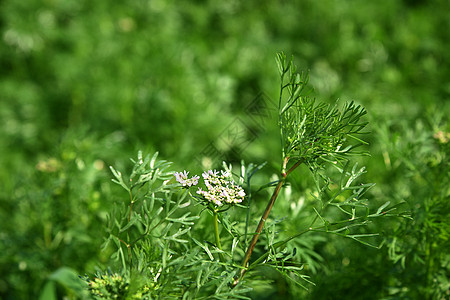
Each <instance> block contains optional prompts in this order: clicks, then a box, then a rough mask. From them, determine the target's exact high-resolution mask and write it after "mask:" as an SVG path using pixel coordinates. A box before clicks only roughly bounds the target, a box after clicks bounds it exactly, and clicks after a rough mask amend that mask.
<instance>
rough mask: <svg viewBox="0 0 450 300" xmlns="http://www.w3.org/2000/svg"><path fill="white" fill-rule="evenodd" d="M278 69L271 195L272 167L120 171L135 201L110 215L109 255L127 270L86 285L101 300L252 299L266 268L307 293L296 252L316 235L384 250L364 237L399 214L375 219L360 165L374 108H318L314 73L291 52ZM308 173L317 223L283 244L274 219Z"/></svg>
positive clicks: (142, 160)
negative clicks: (267, 176)
mask: <svg viewBox="0 0 450 300" xmlns="http://www.w3.org/2000/svg"><path fill="white" fill-rule="evenodd" d="M276 61H277V64H278V70H279V74H280V79H281V80H280V96H279V99H278V126H279V130H280V143H281V149H282V150H281V153H280V159H279V174H278V179H277V180H275V181H272V182H269V183H267V184H264V185H262V186H255V185H254V184H253V183H252V179H253V178H254V176H257V174H258V171H259V170H261V169H262V168H263V167H264V166H265V164H264V163H263V164H260V165H254V164H249V165H246V164H245V163H242V164H241V166H240V169H239V171H238V172H234V171H233V168H232V165H228V164H226V163H224V164H223V169H222V170H205V171H204V172H203V173H202V174H201V177H200V176H199V175H193V176H189V172H188V171H186V170H184V171H178V172H174V171H171V170H170V166H171V164H170V163H169V162H166V161H163V160H158V159H157V153H156V154H154V155H153V156H150V155H148V156H145V157H144V156H143V155H142V153H141V152H139V153H138V157H137V160H135V161H133V164H134V167H133V169H132V171H131V174H130V175H129V176H128V177H125V176H123V175H122V173H121V172H119V171H118V170H116V169H115V168H113V167H111V170H112V173H113V175H114V177H115V178H114V179H113V181H114V182H115V183H117V184H119V185H120V186H121V187H122V188H123V190H124V195H126V197H124V202H122V203H117V204H115V205H114V206H113V208H112V210H111V212H110V214H109V218H108V226H107V230H108V237H107V239H106V242H105V244H104V248H105V250H107V249H113V251H114V252H113V254H112V258H113V259H114V260H115V261H116V262H117V263H116V264H111V265H110V268H109V271H108V272H106V273H105V272H99V273H98V274H97V275H96V276H95V277H94V278H93V279H89V278H86V281H87V282H88V289H89V291H90V293H91V295H92V296H93V297H94V298H96V299H104V298H115V299H129V298H130V299H206V298H215V299H236V298H238V299H249V295H250V293H251V290H252V288H254V286H255V285H256V284H257V282H258V281H259V280H264V278H262V279H261V278H260V277H259V276H258V275H257V274H256V272H253V270H255V269H258V268H260V267H269V268H271V269H273V270H275V271H277V272H278V273H279V274H281V275H282V276H284V277H285V278H286V280H290V281H294V282H295V283H296V284H298V285H300V286H302V287H304V288H307V284H313V283H312V282H311V281H310V280H309V279H308V276H307V275H306V273H304V272H303V263H302V262H300V261H299V260H298V259H297V258H296V255H295V254H296V253H295V250H292V249H291V248H289V247H288V245H289V243H290V241H292V240H294V239H301V238H302V236H303V235H305V234H307V233H314V232H315V233H330V234H334V235H338V236H342V237H346V238H350V239H353V240H355V241H358V242H361V243H363V244H366V245H368V246H372V247H377V246H374V245H373V244H372V243H370V242H369V241H368V240H367V238H370V237H373V236H375V235H377V233H367V232H363V233H361V232H359V231H358V228H360V227H361V226H364V225H367V224H368V223H370V222H371V220H372V219H373V218H377V217H382V216H388V215H393V214H392V212H393V209H394V208H391V209H388V208H387V207H388V205H389V202H388V203H385V204H384V205H382V206H381V207H380V208H379V209H378V210H377V211H376V212H371V211H370V210H369V206H368V201H367V199H366V198H365V193H366V192H367V190H368V189H369V188H371V187H372V186H373V184H370V183H369V184H364V183H361V176H362V175H363V174H364V173H365V168H364V167H359V166H358V164H357V163H354V164H352V163H351V161H350V158H351V156H352V155H362V154H364V153H363V152H357V151H355V148H357V147H358V146H360V145H364V144H366V143H365V142H364V140H363V139H362V138H361V135H362V134H364V132H363V130H364V128H365V126H366V125H367V122H365V121H363V120H362V117H363V116H364V115H365V114H366V111H365V109H364V108H362V107H361V106H360V105H357V104H355V103H354V102H350V103H346V104H344V105H343V107H342V108H339V107H338V106H337V104H336V105H327V104H324V103H320V102H317V101H316V100H315V99H313V98H311V97H309V96H308V93H307V92H306V89H307V84H308V74H306V73H298V72H297V70H296V67H295V65H294V63H293V60H292V59H287V58H286V56H285V55H284V54H283V53H280V54H278V55H277V57H276ZM301 165H305V166H306V167H307V168H308V169H309V170H310V176H311V178H313V180H314V182H315V190H316V191H315V192H314V193H312V196H313V199H314V203H313V205H311V206H310V207H311V211H310V212H309V214H310V221H309V224H308V226H306V227H305V228H299V230H298V232H296V233H295V234H292V235H290V236H288V237H287V238H286V237H283V238H280V235H278V234H277V229H276V228H277V226H280V221H277V220H271V219H270V217H269V216H270V212H271V210H272V208H273V207H274V205H275V203H276V201H277V199H278V198H279V197H280V191H281V190H282V189H283V187H285V186H286V185H287V184H288V182H289V180H290V175H291V174H292V173H293V172H295V171H297V170H298V169H299V166H301ZM265 189H273V191H272V196H271V197H270V198H269V199H268V201H267V206H266V208H265V210H263V211H261V210H260V209H259V208H258V209H254V208H253V209H251V207H252V206H253V205H254V204H253V201H252V199H253V198H254V197H255V196H256V195H257V194H258V193H260V192H261V191H263V190H265ZM256 210H257V211H258V214H260V215H259V217H258V216H255V215H254V211H256ZM257 219H259V223H258V225H257V226H256V228H253V226H252V223H253V222H252V221H253V220H257ZM288 221H289V220H287V222H288ZM207 222H208V223H209V224H210V225H206V226H205V225H204V224H206V223H207ZM285 222H286V221H285ZM197 229H198V230H197ZM262 236H263V237H264V238H261V237H262ZM255 249H259V251H255Z"/></svg>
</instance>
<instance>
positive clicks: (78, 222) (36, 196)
mask: <svg viewBox="0 0 450 300" xmlns="http://www.w3.org/2000/svg"><path fill="white" fill-rule="evenodd" d="M448 11H449V4H448V1H445V0H434V1H433V0H432V1H420V0H409V1H407V0H404V1H400V0H383V1H373V2H370V1H345V2H344V1H332V0H325V1H313V0H310V1H309V0H308V1H291V2H283V1H282V2H279V1H245V2H244V1H243V2H239V1H214V0H210V1H194V2H184V3H179V2H175V1H157V0H155V1H152V0H148V1H144V0H142V1H141V0H139V1H119V2H107V1H74V2H73V1H37V0H27V1H13V0H4V1H2V2H1V3H0V30H1V42H0V66H1V69H0V121H1V125H2V126H0V137H1V138H0V187H1V189H0V220H1V227H0V250H1V252H0V253H1V254H0V271H1V274H2V275H1V276H0V298H2V299H30V298H38V297H39V296H41V297H42V298H43V299H49V298H48V297H50V296H49V295H52V291H53V289H54V288H56V289H57V293H58V296H59V297H62V295H68V296H69V297H74V298H75V297H76V296H77V295H78V296H81V295H82V293H83V292H82V291H83V282H82V281H77V279H78V277H77V275H78V274H80V275H83V276H84V274H88V276H89V277H92V276H93V274H94V273H96V272H97V271H102V272H103V271H105V270H107V269H108V267H111V268H113V267H117V266H111V265H110V262H109V257H110V255H111V253H112V251H113V250H111V249H110V248H107V249H106V251H101V250H100V248H101V247H100V246H101V244H102V243H103V241H104V237H105V236H107V234H106V232H105V230H104V228H105V225H106V224H107V221H108V218H107V214H108V213H109V212H110V211H111V210H112V209H113V205H114V203H120V201H123V199H124V197H123V189H121V187H120V186H118V185H115V184H114V183H111V181H110V179H111V178H112V174H111V172H110V170H109V168H108V166H110V165H112V166H114V168H116V169H117V170H123V171H124V170H128V171H130V172H131V171H132V170H131V167H130V164H129V160H128V158H129V157H135V153H137V151H138V150H139V149H142V150H143V151H144V153H154V152H155V151H159V157H162V158H164V159H167V160H170V161H174V162H175V165H174V166H172V168H173V170H182V169H189V170H191V171H192V172H193V173H197V174H200V171H201V170H205V169H208V168H210V167H217V165H218V162H217V161H218V159H217V161H216V160H214V158H215V157H210V156H211V155H209V154H211V152H208V151H206V150H208V149H209V150H210V148H208V146H209V145H211V143H214V146H216V148H217V149H218V150H219V151H220V152H219V153H220V154H221V157H220V158H222V156H224V157H225V158H227V160H228V161H232V162H238V163H239V162H240V160H241V159H244V160H245V161H246V162H248V163H249V162H253V163H255V164H257V165H259V164H261V163H263V162H264V161H267V162H268V164H267V165H266V166H265V167H264V168H262V169H261V170H260V171H259V172H258V173H259V174H260V175H258V176H259V177H258V176H256V175H255V177H254V179H253V180H254V181H255V185H258V184H262V183H265V182H267V181H270V180H274V178H271V177H273V174H276V173H278V171H279V165H273V162H278V161H279V160H280V153H281V149H280V141H279V130H278V127H277V122H276V120H274V118H271V116H273V115H271V113H270V112H271V110H270V109H269V110H268V111H267V112H268V113H267V114H264V115H263V116H262V118H256V117H255V116H257V117H261V116H259V115H257V114H255V113H254V111H253V110H252V109H250V107H251V106H252V105H253V104H255V99H256V100H260V101H259V102H257V103H258V105H259V104H261V101H262V102H264V104H267V106H268V107H269V108H270V107H272V106H271V105H275V107H276V104H277V101H278V95H279V92H280V91H279V84H278V73H277V68H276V64H275V61H274V55H275V53H277V52H278V51H281V50H282V51H284V52H285V53H287V54H288V55H290V54H293V55H294V57H295V60H296V62H297V65H298V66H299V68H300V69H309V70H310V80H309V81H310V86H311V87H314V91H311V94H310V95H311V96H315V97H317V98H319V99H320V100H321V101H322V102H325V103H328V104H331V105H334V103H335V101H336V99H341V101H355V103H356V104H362V105H363V106H364V107H365V108H366V110H367V112H368V113H367V115H366V116H367V119H368V121H369V125H368V126H369V127H370V131H371V133H370V134H368V135H367V137H366V139H367V140H369V142H370V143H369V145H368V146H364V147H361V148H362V149H364V150H368V151H369V152H370V153H371V157H366V158H364V159H360V160H361V161H362V163H363V164H364V165H366V167H367V168H366V170H367V173H364V174H361V176H362V177H363V179H364V180H363V181H364V182H375V183H376V186H375V187H373V188H371V189H370V190H369V191H368V192H367V194H366V195H365V197H366V198H368V199H369V206H370V207H371V208H372V209H374V210H375V212H376V211H377V209H378V208H379V207H380V206H382V205H383V204H384V203H386V202H388V201H389V202H390V207H395V208H396V209H397V212H409V213H410V215H411V217H412V218H411V219H410V218H383V221H382V222H376V221H374V222H373V223H372V224H370V226H369V228H368V229H367V230H368V232H381V233H382V235H381V236H379V237H378V238H377V239H375V240H374V241H373V242H375V243H376V244H378V243H382V244H383V247H382V248H381V249H379V250H378V249H373V248H371V247H368V246H366V245H361V244H360V243H357V242H355V241H352V240H349V239H343V238H341V237H339V236H331V235H322V234H315V235H309V234H308V235H304V236H302V237H301V238H299V239H296V240H293V241H292V244H291V245H292V246H291V247H292V249H291V250H292V251H293V248H294V247H295V248H296V251H297V253H296V257H297V258H298V260H299V261H302V262H305V263H306V265H305V269H304V273H302V274H303V275H308V276H310V278H309V280H311V281H312V282H314V283H315V284H316V285H315V286H314V285H308V286H307V287H308V289H309V291H305V290H304V289H303V288H301V287H298V286H296V285H295V284H293V283H292V282H290V281H286V280H285V278H284V277H282V276H279V274H278V273H277V272H275V271H273V272H272V271H271V269H268V270H264V274H265V275H266V276H268V278H269V279H270V282H271V283H270V284H268V282H267V281H264V280H261V281H260V282H259V284H256V285H255V286H252V288H253V289H254V290H253V291H252V292H251V294H250V297H252V298H254V299H265V298H267V299H274V298H276V297H278V298H280V299H288V298H291V299H298V298H300V297H304V298H308V297H309V298H311V299H332V298H339V299H381V298H383V299H394V298H409V299H445V298H446V297H447V298H448V297H449V294H448V290H450V284H449V280H448V278H449V277H450V274H449V273H450V257H449V254H448V251H447V249H449V248H450V242H449V232H450V229H449V222H448V219H450V218H449V217H450V216H449V214H450V208H449V195H450V191H449V186H450V182H449V166H448V156H449V148H450V147H449V140H450V133H449V132H450V125H449V124H448V115H449V111H450V109H449V103H450V102H449V98H450V97H449V94H450V87H449V84H448V78H450V68H449V66H448V62H449V61H450V54H449V51H448V49H450V35H449V34H450V33H449V30H448V28H449V27H450V24H449V23H450V19H449V18H448ZM261 99H262V100H261ZM339 104H340V102H339ZM259 108H261V107H259ZM230 124H232V125H233V126H234V127H233V126H231V125H230ZM230 128H232V131H233V132H237V131H239V132H243V135H240V137H239V139H236V138H233V136H232V135H230V134H229V131H230V130H229V129H230ZM216 158H217V157H216ZM350 169H351V168H350ZM308 172H309V171H308V170H307V168H303V167H301V168H299V169H298V170H296V172H294V173H292V178H290V180H289V184H290V186H289V188H286V189H283V190H282V191H281V194H280V199H279V200H281V201H277V203H276V205H275V206H274V208H273V210H272V212H271V216H272V221H273V222H274V224H275V225H276V226H277V232H281V234H286V236H289V234H293V233H295V232H297V231H298V228H301V227H302V226H304V225H305V224H307V223H308V222H309V221H310V219H308V218H310V217H312V216H311V215H307V216H305V214H306V213H310V212H311V210H310V209H309V208H312V207H313V206H314V204H315V202H314V196H315V195H316V194H315V193H314V192H315V190H316V187H315V185H314V181H313V180H312V179H309V178H308V176H305V175H306V174H308ZM124 173H125V172H124ZM128 173H129V172H128ZM275 179H276V178H275ZM268 197H270V194H268V193H265V192H262V193H260V194H258V195H257V196H255V197H254V199H253V201H255V202H254V203H256V204H259V203H260V205H261V207H260V209H258V211H259V212H260V211H262V210H263V207H264V206H265V205H266V204H265V203H266V202H267V199H268ZM254 207H255V209H257V208H256V207H258V205H255V206H254ZM380 212H381V213H383V211H380ZM255 214H256V213H255ZM241 217H242V218H246V215H245V214H243V215H242V216H241ZM305 217H306V220H305ZM282 218H284V220H283V222H281V223H279V222H278V221H279V220H280V219H282ZM255 222H257V220H256V221H255ZM278 223H279V224H278ZM254 225H255V224H254ZM275 225H274V226H275ZM208 226H209V223H208V224H207V223H206V221H205V220H202V219H201V220H199V223H198V228H199V230H200V232H198V233H197V234H199V235H200V234H201V230H205V229H206V228H207V227H208ZM278 226H279V227H278ZM202 228H203V229H202ZM267 238H268V239H269V238H270V236H269V237H267ZM260 250H261V249H260ZM114 271H115V270H112V272H114ZM105 276H106V275H105ZM116 279H117V277H114V276H111V277H110V278H107V277H105V280H111V281H113V280H116ZM265 280H267V278H266V279H265Z"/></svg>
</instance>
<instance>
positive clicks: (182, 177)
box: [173, 170, 200, 187]
mask: <svg viewBox="0 0 450 300" xmlns="http://www.w3.org/2000/svg"><path fill="white" fill-rule="evenodd" d="M173 175H174V176H175V179H176V180H177V181H178V182H179V183H181V185H182V186H184V187H191V186H194V185H197V183H198V180H199V178H200V177H199V176H198V175H195V176H192V177H191V178H189V179H188V175H189V172H186V170H185V171H183V172H175V173H173Z"/></svg>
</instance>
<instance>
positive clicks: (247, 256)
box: [233, 157, 303, 286]
mask: <svg viewBox="0 0 450 300" xmlns="http://www.w3.org/2000/svg"><path fill="white" fill-rule="evenodd" d="M288 161H289V157H286V158H285V159H284V160H283V168H282V172H281V174H282V177H281V179H280V181H279V182H278V184H277V186H276V187H275V190H274V191H273V194H272V197H271V198H270V201H269V203H268V204H267V207H266V210H265V211H264V213H263V215H262V217H261V220H260V221H259V224H258V227H257V228H256V232H255V234H254V235H253V238H252V240H251V242H250V245H249V246H248V249H247V252H246V253H245V257H244V260H243V262H242V267H243V268H242V270H241V274H240V277H239V278H238V279H237V280H235V282H234V283H233V286H236V285H237V284H238V282H239V280H240V279H241V278H242V277H244V275H245V272H246V267H247V264H248V262H249V260H250V257H251V256H252V253H253V250H254V249H255V246H256V243H257V242H258V239H259V236H260V235H261V232H262V230H263V227H264V224H265V222H266V220H267V218H268V216H269V214H270V211H271V210H272V207H273V205H274V204H275V200H276V199H277V198H278V194H279V193H280V190H281V187H282V186H283V184H284V182H285V181H286V177H287V175H288V174H290V173H291V172H292V171H294V169H295V168H297V167H298V166H299V165H300V164H301V163H302V162H303V160H302V159H300V160H298V161H297V162H296V163H295V164H294V165H293V166H292V167H291V168H290V169H289V170H288V171H287V172H285V170H286V165H287V163H288Z"/></svg>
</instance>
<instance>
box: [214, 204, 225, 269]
mask: <svg viewBox="0 0 450 300" xmlns="http://www.w3.org/2000/svg"><path fill="white" fill-rule="evenodd" d="M217 216H218V213H217V211H216V210H214V236H215V237H216V246H217V248H219V250H220V251H222V245H221V244H220V236H219V223H218V220H217ZM219 259H220V261H221V262H225V259H224V257H223V254H222V253H221V252H220V253H219Z"/></svg>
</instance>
